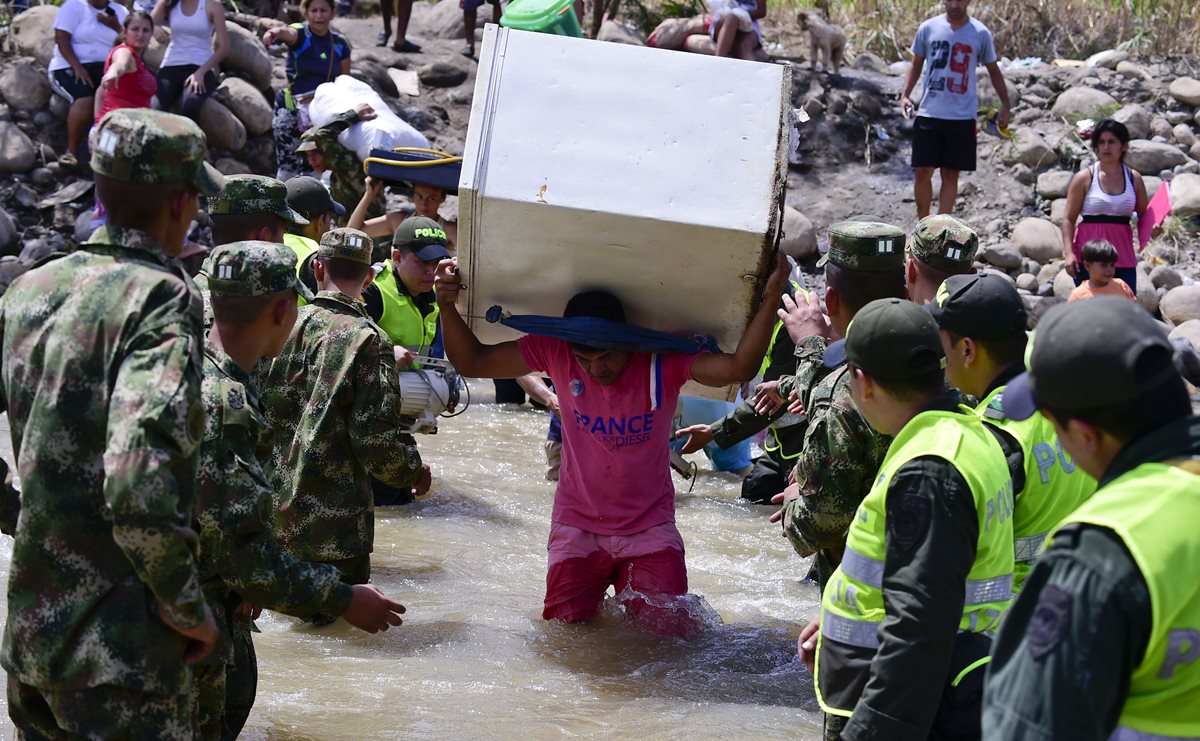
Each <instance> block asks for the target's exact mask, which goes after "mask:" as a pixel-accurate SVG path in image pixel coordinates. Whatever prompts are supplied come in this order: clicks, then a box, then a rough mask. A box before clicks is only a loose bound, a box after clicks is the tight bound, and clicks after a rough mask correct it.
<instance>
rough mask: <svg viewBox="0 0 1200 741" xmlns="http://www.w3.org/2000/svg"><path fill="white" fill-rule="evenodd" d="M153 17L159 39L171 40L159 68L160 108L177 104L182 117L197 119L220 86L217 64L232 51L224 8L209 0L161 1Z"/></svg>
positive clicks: (164, 108)
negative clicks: (205, 103)
mask: <svg viewBox="0 0 1200 741" xmlns="http://www.w3.org/2000/svg"><path fill="white" fill-rule="evenodd" d="M154 20H155V23H156V24H158V31H157V33H156V35H157V36H158V40H159V41H160V42H161V41H165V40H166V39H170V43H168V44H167V51H166V52H165V53H164V54H163V59H162V65H161V66H160V67H159V69H158V107H159V108H160V109H162V110H164V111H169V110H171V109H172V108H175V107H176V104H178V112H179V114H180V115H181V116H187V117H188V118H190V119H192V120H193V121H198V120H200V108H201V107H202V106H203V105H204V101H205V99H207V98H208V96H209V95H212V92H213V91H214V90H216V89H217V73H216V69H217V65H219V64H220V63H221V60H223V59H224V58H225V55H226V54H228V53H229V31H228V29H227V28H226V26H225V9H224V8H223V7H221V3H219V2H209V1H208V0H158V4H157V5H155V6H154ZM166 26H169V27H170V28H171V31H170V33H169V34H168V33H167V31H166Z"/></svg>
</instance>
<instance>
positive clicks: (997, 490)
mask: <svg viewBox="0 0 1200 741" xmlns="http://www.w3.org/2000/svg"><path fill="white" fill-rule="evenodd" d="M825 355H826V357H825V360H826V364H828V365H835V364H837V363H839V362H841V361H842V360H843V359H844V360H845V362H846V363H847V364H848V366H849V371H848V372H849V374H850V376H851V381H850V388H851V393H852V394H853V396H854V404H855V406H856V407H857V408H858V410H859V411H860V412H862V415H863V417H864V418H865V419H866V420H867V423H868V424H870V425H871V427H872V428H874V429H875V430H877V431H879V432H880V433H883V434H886V435H892V436H894V439H893V440H892V444H891V446H890V447H889V448H888V452H887V456H886V457H885V458H884V460H883V463H882V465H881V466H880V467H879V472H878V474H877V476H876V477H875V481H874V484H872V486H871V491H870V492H869V493H868V494H867V496H866V498H865V499H863V501H862V504H861V505H859V508H858V512H857V513H856V515H855V517H854V520H853V522H852V524H851V525H850V532H849V535H848V536H847V539H846V550H845V554H844V556H843V559H842V562H841V564H840V565H839V566H838V568H837V570H836V571H835V572H834V574H833V577H832V578H831V579H830V580H829V583H828V584H827V585H826V586H825V589H824V591H823V592H822V595H821V614H820V616H819V617H818V619H816V620H814V621H813V622H812V623H810V624H809V625H808V626H806V627H805V628H804V630H803V631H802V633H801V635H800V640H799V644H800V654H801V658H802V659H803V660H804V661H805V662H806V663H808V664H809V666H810V668H811V667H812V665H813V661H814V659H815V662H816V671H815V682H814V685H815V688H816V695H817V700H818V702H819V703H820V705H821V708H822V709H823V710H824V711H825V712H826V713H827V714H828V715H827V718H828V723H827V725H826V731H827V734H828V735H829V736H831V737H833V738H837V737H838V736H839V731H840V737H841V738H844V739H848V740H849V741H857V740H858V739H882V738H926V737H930V736H933V737H935V738H961V737H968V738H969V737H973V736H977V735H978V733H979V730H978V729H979V699H980V695H981V694H982V692H981V688H982V684H983V671H982V668H981V667H982V665H983V664H984V663H985V661H986V657H987V655H988V651H989V649H990V646H991V638H990V632H991V631H994V630H995V628H996V626H997V625H998V624H999V622H1000V617H1001V615H1002V614H1003V613H1004V610H1005V609H1006V608H1007V607H1008V604H1009V601H1010V600H1011V598H1012V572H1013V548H1012V532H1013V530H1012V480H1011V479H1010V477H1009V471H1008V465H1007V462H1006V461H1005V459H1004V453H1003V451H1002V450H1001V449H1000V446H999V444H998V443H997V442H996V439H995V437H994V436H993V435H992V434H991V433H990V432H988V431H987V430H986V429H985V428H984V425H983V422H982V421H981V420H980V419H979V417H978V416H977V415H975V414H974V413H973V412H972V410H971V409H970V408H967V407H961V406H959V400H960V398H961V397H960V395H959V393H958V392H957V391H953V390H947V388H946V385H945V374H944V372H943V370H942V367H943V365H944V363H945V355H944V354H943V352H942V342H941V338H940V337H939V336H938V329H937V325H936V324H935V323H934V321H933V318H932V317H930V316H929V313H928V312H927V311H925V310H923V309H922V308H921V307H919V306H917V305H916V304H913V303H911V302H909V301H903V300H901V299H882V300H879V301H873V302H871V303H869V304H867V305H866V306H865V307H864V308H863V309H862V310H861V311H859V312H858V314H857V315H856V316H855V317H854V323H853V324H851V325H850V327H849V329H848V331H847V333H846V339H844V340H841V341H839V342H838V343H835V344H833V345H831V346H830V348H829V350H828V351H827V352H826V354H825ZM818 633H819V635H818ZM842 719H848V720H842ZM842 723H845V726H844V728H840V729H839V728H838V727H837V726H839V725H841V724H842Z"/></svg>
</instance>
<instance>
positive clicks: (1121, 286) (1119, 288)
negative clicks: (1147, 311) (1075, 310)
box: [1067, 278, 1137, 301]
mask: <svg viewBox="0 0 1200 741" xmlns="http://www.w3.org/2000/svg"><path fill="white" fill-rule="evenodd" d="M1097 296H1120V297H1121V298H1127V299H1129V300H1130V301H1137V296H1135V295H1134V293H1133V291H1131V290H1130V289H1129V284H1128V283H1126V282H1125V281H1123V280H1121V279H1120V278H1113V279H1112V281H1111V282H1110V283H1109V284H1108V285H1107V286H1104V287H1103V288H1097V287H1095V286H1093V285H1092V282H1091V281H1090V280H1085V281H1084V282H1083V283H1080V284H1079V285H1078V286H1076V287H1075V290H1074V291H1071V297H1070V298H1069V299H1067V301H1083V300H1084V299H1087V298H1095V297H1097Z"/></svg>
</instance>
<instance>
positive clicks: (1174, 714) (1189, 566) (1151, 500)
mask: <svg viewBox="0 0 1200 741" xmlns="http://www.w3.org/2000/svg"><path fill="white" fill-rule="evenodd" d="M1076 522H1082V523H1088V524H1091V525H1098V526H1100V527H1104V528H1108V529H1109V530H1112V531H1113V532H1114V533H1116V534H1117V535H1118V536H1120V538H1121V540H1122V541H1123V542H1124V543H1125V547H1126V548H1128V549H1129V553H1130V555H1132V556H1133V560H1134V563H1136V564H1137V567H1138V570H1139V571H1141V572H1142V578H1143V579H1145V580H1146V586H1147V587H1148V588H1149V591H1150V614H1151V628H1150V641H1149V643H1148V644H1147V645H1146V653H1145V655H1144V656H1143V657H1142V662H1141V663H1140V664H1138V666H1137V668H1136V669H1134V670H1133V676H1132V677H1131V678H1130V683H1129V694H1128V695H1127V696H1126V697H1125V706H1124V707H1123V708H1122V709H1121V717H1120V718H1119V719H1118V721H1117V724H1118V727H1117V730H1116V731H1114V732H1113V734H1112V736H1110V737H1109V738H1110V739H1129V740H1131V741H1132V740H1133V739H1138V740H1139V741H1142V740H1144V741H1152V740H1153V739H1180V738H1187V739H1194V738H1200V579H1197V578H1196V564H1200V538H1197V537H1196V523H1198V522H1200V475H1197V474H1195V473H1189V472H1188V471H1186V470H1184V469H1182V468H1180V467H1177V466H1173V465H1171V464H1169V463H1144V464H1142V465H1140V466H1138V467H1137V468H1135V469H1133V470H1132V471H1130V472H1129V473H1126V474H1125V475H1123V476H1120V477H1118V478H1117V479H1115V480H1114V481H1113V482H1112V483H1110V484H1108V485H1107V486H1105V487H1103V488H1101V489H1100V490H1099V491H1097V492H1096V494H1095V496H1093V497H1092V498H1091V499H1089V500H1088V501H1086V502H1084V503H1083V504H1082V505H1081V506H1080V507H1079V509H1077V510H1075V512H1074V513H1073V514H1071V515H1070V516H1069V517H1067V519H1066V521H1065V522H1064V523H1062V524H1063V525H1068V524H1071V523H1076ZM1060 527H1061V526H1060ZM1056 530H1057V528H1056ZM1050 537H1051V540H1053V538H1054V536H1053V534H1052V535H1051V536H1050Z"/></svg>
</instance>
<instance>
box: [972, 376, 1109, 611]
mask: <svg viewBox="0 0 1200 741" xmlns="http://www.w3.org/2000/svg"><path fill="white" fill-rule="evenodd" d="M1003 402H1004V387H1003V386H1001V387H1000V388H998V389H996V390H995V391H993V392H992V393H991V394H989V395H988V396H987V397H986V398H984V400H983V401H982V402H980V404H979V406H978V407H976V408H975V411H976V413H978V414H979V415H980V416H981V417H982V418H983V420H984V421H985V422H987V423H988V424H992V425H995V426H996V427H999V428H1000V429H1002V430H1004V431H1005V432H1007V433H1008V434H1010V435H1012V436H1013V437H1014V438H1015V439H1016V441H1017V443H1018V444H1020V446H1021V454H1022V458H1024V463H1025V488H1024V489H1022V490H1021V491H1019V492H1016V494H1015V500H1016V506H1015V508H1014V511H1013V538H1014V543H1013V546H1014V548H1013V550H1014V558H1015V560H1016V563H1015V565H1014V567H1013V574H1014V575H1015V577H1016V578H1015V579H1014V582H1013V583H1014V589H1015V592H1017V593H1019V592H1020V591H1021V585H1022V584H1024V583H1025V577H1026V576H1028V575H1029V570H1030V569H1031V568H1032V567H1033V561H1034V560H1035V559H1036V558H1037V556H1038V554H1039V553H1041V545H1042V543H1043V542H1045V540H1046V535H1047V534H1049V532H1050V530H1051V529H1052V528H1053V527H1054V526H1055V525H1057V524H1058V523H1060V522H1062V520H1063V518H1065V517H1066V516H1067V515H1069V514H1071V513H1072V512H1074V511H1075V509H1076V508H1077V507H1078V506H1079V505H1080V504H1083V503H1084V502H1086V501H1087V499H1088V497H1090V496H1091V495H1092V492H1094V491H1095V490H1096V480H1095V479H1093V478H1092V477H1091V476H1088V475H1087V474H1086V473H1084V471H1083V470H1082V469H1080V468H1078V467H1077V466H1076V465H1075V461H1073V460H1071V456H1069V455H1067V453H1066V451H1064V450H1063V449H1062V444H1061V443H1059V441H1058V435H1057V434H1056V433H1055V432H1054V425H1053V424H1051V422H1050V420H1048V419H1046V417H1045V416H1043V415H1042V413H1041V412H1037V413H1035V414H1034V415H1033V416H1032V417H1030V418H1029V419H1025V420H1021V421H1019V422H1018V421H1017V420H1014V419H1009V418H1008V417H1007V416H1005V415H1004V411H1003V410H1004V403H1003Z"/></svg>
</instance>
